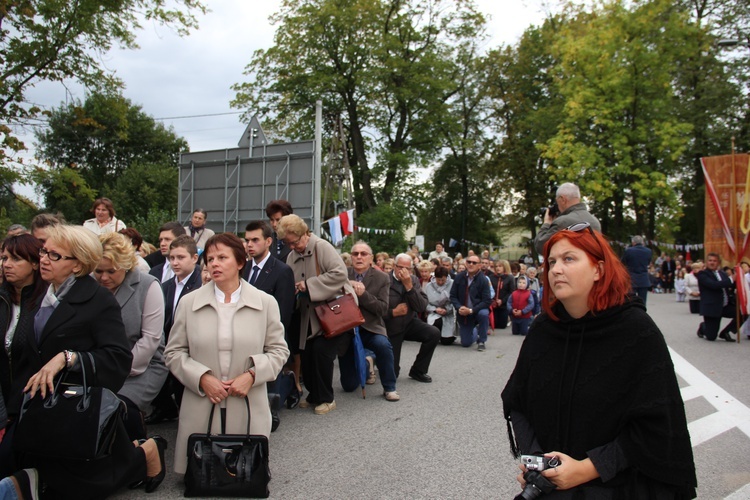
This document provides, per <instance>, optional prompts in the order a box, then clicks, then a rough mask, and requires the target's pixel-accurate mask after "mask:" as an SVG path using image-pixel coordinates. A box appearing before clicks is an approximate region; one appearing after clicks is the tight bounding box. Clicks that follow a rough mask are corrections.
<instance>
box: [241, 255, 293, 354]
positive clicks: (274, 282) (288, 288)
mask: <svg viewBox="0 0 750 500" xmlns="http://www.w3.org/2000/svg"><path fill="white" fill-rule="evenodd" d="M253 265H255V261H253V260H252V259H250V260H248V261H247V263H246V264H245V267H244V268H243V269H242V279H244V280H245V281H247V282H248V283H249V282H250V276H251V275H252V269H253ZM253 286H254V287H255V288H257V289H258V290H260V291H262V292H266V293H267V294H268V295H271V296H273V298H275V299H276V303H277V304H278V305H279V313H281V323H282V324H283V325H284V332H289V331H290V329H291V327H292V313H294V297H295V292H296V290H295V288H294V271H292V268H291V267H289V266H287V265H286V264H285V263H284V262H281V261H280V260H278V259H274V258H270V259H268V260H267V261H266V264H265V265H264V266H263V269H262V270H261V271H260V274H258V278H257V279H256V280H255V283H254V284H253ZM287 340H288V337H287Z"/></svg>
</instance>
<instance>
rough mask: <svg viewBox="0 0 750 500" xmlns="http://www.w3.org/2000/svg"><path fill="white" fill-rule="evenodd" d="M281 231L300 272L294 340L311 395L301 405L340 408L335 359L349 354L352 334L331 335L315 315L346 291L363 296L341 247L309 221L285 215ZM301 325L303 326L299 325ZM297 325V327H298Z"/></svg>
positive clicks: (317, 408)
mask: <svg viewBox="0 0 750 500" xmlns="http://www.w3.org/2000/svg"><path fill="white" fill-rule="evenodd" d="M276 233H277V234H278V236H279V238H281V239H283V240H284V243H285V244H286V245H287V246H288V247H289V248H291V249H292V251H291V252H289V255H288V256H287V258H286V263H287V265H288V266H289V267H291V268H292V271H294V281H295V289H296V290H295V291H296V294H297V309H296V311H295V316H296V318H295V317H293V318H292V325H293V326H292V329H293V331H292V332H290V336H289V338H290V343H292V342H294V339H295V336H297V335H298V337H296V338H297V339H299V343H298V345H299V349H300V350H301V351H302V376H303V378H304V380H305V387H306V388H307V390H309V391H310V393H309V394H308V395H307V399H305V400H303V401H302V402H300V405H299V406H300V408H308V407H310V406H314V407H315V413H316V414H317V415H324V414H326V413H328V412H330V411H331V410H333V409H335V408H336V402H335V401H334V399H333V362H334V360H335V359H336V357H337V356H338V355H343V354H344V353H345V352H346V348H347V347H348V345H349V344H348V342H349V341H351V338H352V336H351V335H350V334H342V335H339V336H338V337H333V338H330V339H327V338H325V337H324V336H323V334H324V332H323V329H322V328H321V326H320V322H319V321H318V317H317V316H316V315H315V307H316V306H318V305H320V304H323V303H325V301H326V300H331V299H333V298H335V297H336V296H338V295H342V294H343V293H350V294H351V295H352V296H353V297H354V300H355V301H356V300H357V295H356V294H355V293H354V289H353V288H352V286H351V284H350V283H349V274H348V271H347V269H346V266H345V265H344V261H343V260H341V256H340V255H339V254H338V252H336V249H335V248H333V246H332V245H331V244H330V243H328V242H327V241H325V240H323V239H320V238H318V237H317V236H315V235H314V234H312V233H311V232H310V230H309V229H308V227H307V224H306V223H305V221H303V220H302V219H301V218H300V217H299V216H297V215H294V214H291V215H285V216H284V217H282V218H281V220H280V221H279V223H278V225H277V226H276ZM297 325H299V326H297ZM295 327H296V328H295Z"/></svg>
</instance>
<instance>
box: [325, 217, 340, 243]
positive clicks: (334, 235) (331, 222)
mask: <svg viewBox="0 0 750 500" xmlns="http://www.w3.org/2000/svg"><path fill="white" fill-rule="evenodd" d="M328 232H329V233H331V240H332V241H333V244H334V245H338V244H339V243H341V242H342V241H344V237H343V236H342V235H341V219H340V218H339V217H338V216H336V217H333V218H332V219H328Z"/></svg>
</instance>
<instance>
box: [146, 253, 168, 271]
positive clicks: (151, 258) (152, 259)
mask: <svg viewBox="0 0 750 500" xmlns="http://www.w3.org/2000/svg"><path fill="white" fill-rule="evenodd" d="M143 260H145V261H146V263H148V265H149V266H151V267H154V266H158V265H159V264H164V263H165V262H166V261H167V258H166V257H165V256H163V255H162V254H161V252H160V251H159V249H158V248H157V249H156V252H154V253H150V254H148V255H146V256H145V257H144V258H143ZM158 277H159V278H161V275H159V276H158Z"/></svg>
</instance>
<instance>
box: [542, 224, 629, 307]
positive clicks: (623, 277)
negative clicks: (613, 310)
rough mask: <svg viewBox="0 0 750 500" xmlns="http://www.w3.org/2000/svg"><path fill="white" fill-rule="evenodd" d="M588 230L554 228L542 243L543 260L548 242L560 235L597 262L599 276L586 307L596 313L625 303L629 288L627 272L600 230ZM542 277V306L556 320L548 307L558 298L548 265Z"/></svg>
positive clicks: (550, 242)
mask: <svg viewBox="0 0 750 500" xmlns="http://www.w3.org/2000/svg"><path fill="white" fill-rule="evenodd" d="M592 231H593V230H592ZM592 231H589V229H588V228H587V229H584V230H583V231H577V232H574V231H568V230H562V231H558V232H556V233H555V234H553V235H552V237H551V238H550V239H549V240H548V241H547V243H546V244H545V245H544V262H545V264H546V263H547V262H548V261H549V253H550V250H551V249H552V246H553V245H554V244H555V243H557V242H558V241H560V240H562V239H567V240H568V242H570V244H571V245H573V246H574V247H576V248H579V249H581V250H583V251H584V252H585V253H586V255H587V256H588V258H589V261H591V263H592V264H593V265H599V266H600V271H599V280H598V281H595V282H594V286H593V287H592V288H591V292H590V293H589V300H588V308H589V311H591V312H592V313H597V312H598V311H604V310H605V309H609V308H610V307H614V306H619V305H621V304H623V303H625V300H626V297H627V295H628V293H629V292H630V273H628V270H627V269H625V266H623V265H622V263H621V262H620V259H618V258H617V255H615V253H614V252H613V251H612V248H611V247H610V246H609V242H608V241H607V240H606V238H604V236H602V234H601V233H600V232H598V231H593V232H592ZM543 280H544V292H543V294H542V307H543V308H544V312H546V313H547V315H548V316H549V317H550V318H552V319H553V320H557V319H558V317H557V316H556V315H555V314H554V313H553V312H552V308H553V307H554V306H555V304H557V302H558V300H557V298H556V297H555V296H554V294H553V293H552V292H551V291H550V285H549V268H548V267H547V268H546V272H545V273H544V276H543Z"/></svg>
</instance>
